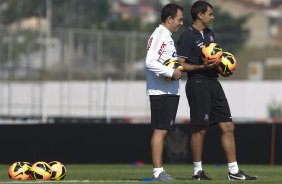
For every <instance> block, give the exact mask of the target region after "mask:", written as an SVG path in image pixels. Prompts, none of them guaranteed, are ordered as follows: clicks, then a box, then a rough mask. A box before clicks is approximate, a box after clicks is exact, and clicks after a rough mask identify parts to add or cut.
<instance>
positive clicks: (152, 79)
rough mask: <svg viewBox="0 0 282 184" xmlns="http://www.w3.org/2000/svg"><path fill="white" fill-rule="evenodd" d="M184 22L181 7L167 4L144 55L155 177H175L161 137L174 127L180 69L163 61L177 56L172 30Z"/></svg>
mask: <svg viewBox="0 0 282 184" xmlns="http://www.w3.org/2000/svg"><path fill="white" fill-rule="evenodd" d="M182 25H183V8H182V7H180V6H178V5H176V4H167V5H166V6H164V7H163V9H162V13H161V24H160V25H159V27H157V28H156V29H155V31H154V32H153V33H152V35H151V36H150V38H149V41H148V45H147V57H146V77H147V95H149V97H150V105H151V125H152V129H153V134H152V137H151V151H152V162H153V180H154V181H172V180H175V179H174V178H172V177H171V176H170V175H168V174H167V173H166V172H165V170H164V168H163V163H162V157H163V147H164V138H165V136H166V135H167V133H168V131H171V130H173V128H174V124H175V117H176V113H177V108H178V103H179V95H180V89H179V87H180V82H179V79H180V78H181V75H182V71H181V69H179V68H176V69H173V68H170V67H168V66H165V65H163V63H164V62H165V61H166V60H168V59H171V58H175V59H177V54H176V48H175V46H174V41H173V39H172V38H171V35H172V32H177V31H178V30H179V28H180V27H181V26H182Z"/></svg>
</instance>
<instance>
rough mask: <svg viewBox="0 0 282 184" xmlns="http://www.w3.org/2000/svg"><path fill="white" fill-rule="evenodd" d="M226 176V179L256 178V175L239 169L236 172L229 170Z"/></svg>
mask: <svg viewBox="0 0 282 184" xmlns="http://www.w3.org/2000/svg"><path fill="white" fill-rule="evenodd" d="M227 178H228V180H256V179H257V177H256V176H249V175H247V174H245V173H244V172H243V171H240V170H239V172H238V173H236V174H231V173H230V172H228V175H227Z"/></svg>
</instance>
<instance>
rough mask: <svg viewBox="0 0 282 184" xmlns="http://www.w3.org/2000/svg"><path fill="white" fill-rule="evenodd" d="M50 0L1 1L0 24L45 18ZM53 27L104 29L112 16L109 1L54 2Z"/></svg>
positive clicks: (65, 0) (61, 0)
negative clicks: (32, 18)
mask: <svg viewBox="0 0 282 184" xmlns="http://www.w3.org/2000/svg"><path fill="white" fill-rule="evenodd" d="M47 1H48V0H24V1H23V0H1V1H0V7H1V8H0V24H3V25H9V24H11V23H13V22H16V21H20V20H22V19H24V18H29V17H32V16H36V17H45V16H46V4H47ZM51 2H52V24H53V25H52V26H53V27H67V28H70V27H72V28H92V27H95V28H102V27H103V24H105V22H106V21H107V19H108V18H109V16H110V12H109V5H108V1H98V0H83V1H82V0H52V1H51Z"/></svg>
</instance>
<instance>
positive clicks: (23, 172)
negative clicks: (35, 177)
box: [8, 162, 31, 180]
mask: <svg viewBox="0 0 282 184" xmlns="http://www.w3.org/2000/svg"><path fill="white" fill-rule="evenodd" d="M30 168H31V163H29V162H15V163H13V164H12V165H11V166H10V168H9V170H8V174H9V178H10V179H13V180H29V179H30Z"/></svg>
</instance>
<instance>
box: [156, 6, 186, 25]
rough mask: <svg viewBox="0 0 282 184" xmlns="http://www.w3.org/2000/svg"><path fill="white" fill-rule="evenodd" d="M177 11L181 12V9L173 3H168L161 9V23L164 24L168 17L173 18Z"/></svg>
mask: <svg viewBox="0 0 282 184" xmlns="http://www.w3.org/2000/svg"><path fill="white" fill-rule="evenodd" d="M177 10H181V11H182V12H183V7H181V6H179V5H177V4H173V3H169V4H167V5H165V6H164V7H163V9H162V14H161V21H162V22H165V21H166V19H167V18H168V17H169V16H171V17H172V18H175V17H176V14H177Z"/></svg>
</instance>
